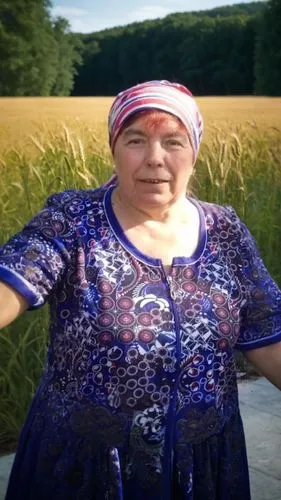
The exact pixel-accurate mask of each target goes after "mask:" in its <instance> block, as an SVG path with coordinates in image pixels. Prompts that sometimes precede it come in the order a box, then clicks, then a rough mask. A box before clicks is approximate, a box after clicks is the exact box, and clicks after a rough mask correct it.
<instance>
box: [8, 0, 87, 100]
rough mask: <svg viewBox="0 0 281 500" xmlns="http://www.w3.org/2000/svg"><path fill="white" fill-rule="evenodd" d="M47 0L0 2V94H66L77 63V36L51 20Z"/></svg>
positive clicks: (66, 24)
mask: <svg viewBox="0 0 281 500" xmlns="http://www.w3.org/2000/svg"><path fill="white" fill-rule="evenodd" d="M50 6H51V4H50V2H49V0H2V1H1V2H0V95H2V96H34V95H38V96H47V95H51V94H53V95H69V93H70V91H71V89H72V87H73V77H74V73H75V67H76V65H77V64H78V63H79V56H78V55H77V45H78V42H77V36H76V37H74V36H73V35H71V34H70V33H69V26H68V23H67V21H65V20H63V19H61V18H59V19H57V20H55V21H54V20H53V19H52V18H51V14H50V11H49V9H50Z"/></svg>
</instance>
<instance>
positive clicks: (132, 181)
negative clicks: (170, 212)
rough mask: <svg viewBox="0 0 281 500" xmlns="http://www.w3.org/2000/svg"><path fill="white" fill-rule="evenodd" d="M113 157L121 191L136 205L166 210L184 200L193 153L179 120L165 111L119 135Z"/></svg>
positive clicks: (138, 119)
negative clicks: (181, 199)
mask: <svg viewBox="0 0 281 500" xmlns="http://www.w3.org/2000/svg"><path fill="white" fill-rule="evenodd" d="M113 157H114V161H115V170H116V174H117V176H118V185H119V191H120V193H122V195H123V196H125V198H126V199H127V200H128V201H131V202H132V203H133V205H135V206H141V207H143V208H149V207H157V206H158V207H160V206H162V207H164V206H169V205H172V204H173V203H175V201H177V200H178V199H179V198H181V197H184V196H185V194H186V188H187V185H188V181H189V178H190V176H191V173H192V170H193V150H192V147H191V144H190V141H189V137H188V134H187V131H186V129H185V127H184V125H183V124H182V123H181V122H180V121H179V120H178V119H177V118H176V117H174V116H172V115H170V114H168V113H165V112H162V111H154V112H153V113H152V114H150V113H149V114H144V115H140V116H139V117H136V118H135V120H133V121H132V122H131V123H130V124H129V125H128V126H127V127H125V128H124V129H123V130H122V131H121V132H120V135H119V136H118V138H117V141H116V143H115V147H114V153H113Z"/></svg>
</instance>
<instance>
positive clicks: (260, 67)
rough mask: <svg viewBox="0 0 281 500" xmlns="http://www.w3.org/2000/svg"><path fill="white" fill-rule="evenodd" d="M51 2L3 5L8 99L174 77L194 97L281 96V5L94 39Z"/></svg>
mask: <svg viewBox="0 0 281 500" xmlns="http://www.w3.org/2000/svg"><path fill="white" fill-rule="evenodd" d="M50 7H51V3H50V1H49V0H13V2H11V1H10V0H2V2H1V4H0V95H1V96H50V95H52V96H68V95H75V96H98V95H102V96H106V95H115V94H116V93H117V92H119V91H120V90H122V89H123V88H126V87H128V86H130V85H133V84H136V83H138V82H140V81H144V80H150V79H168V80H172V81H178V82H181V83H184V84H185V85H187V86H188V87H189V88H190V89H191V90H192V92H193V93H194V94H195V95H269V96H278V95H281V0H268V1H266V2H263V1H259V2H251V3H248V4H247V3H246V4H236V5H234V6H225V7H219V8H215V9H212V10H207V11H198V12H186V13H174V14H170V15H168V16H166V17H165V18H163V19H155V20H149V21H144V22H140V23H133V24H129V25H127V26H122V27H115V28H112V29H106V30H103V31H100V32H96V33H91V34H86V35H85V34H84V35H82V34H78V33H71V31H70V26H69V23H68V21H67V20H65V19H63V18H61V17H60V18H56V19H53V18H52V17H51V14H50Z"/></svg>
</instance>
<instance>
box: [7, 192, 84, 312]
mask: <svg viewBox="0 0 281 500" xmlns="http://www.w3.org/2000/svg"><path fill="white" fill-rule="evenodd" d="M61 198H62V193H59V194H54V195H52V196H50V197H49V198H48V199H47V202H46V205H45V207H44V208H43V210H42V211H41V212H39V213H38V214H37V215H36V216H35V217H34V218H33V219H32V220H31V221H30V222H29V223H28V224H27V225H26V226H25V227H24V228H23V230H22V231H21V232H19V233H18V234H16V235H15V236H13V237H12V238H11V239H10V240H9V241H8V242H7V243H5V244H4V245H3V246H2V247H0V280H1V281H3V282H5V283H7V284H8V285H10V286H11V287H12V288H14V289H15V290H17V291H18V292H19V293H21V294H22V295H23V296H24V297H25V298H26V300H27V301H28V303H29V304H30V309H34V308H37V307H40V306H41V305H43V304H44V303H45V302H46V300H47V299H48V297H49V295H50V294H51V293H52V290H53V289H54V287H55V286H56V284H57V283H58V282H59V281H60V280H61V279H62V277H63V275H64V272H65V270H66V267H67V266H68V265H69V263H70V260H71V254H72V252H73V249H74V248H75V241H76V238H75V235H76V234H75V233H76V232H75V225H74V221H73V219H71V217H68V216H67V214H66V210H65V206H64V204H63V203H62V201H61Z"/></svg>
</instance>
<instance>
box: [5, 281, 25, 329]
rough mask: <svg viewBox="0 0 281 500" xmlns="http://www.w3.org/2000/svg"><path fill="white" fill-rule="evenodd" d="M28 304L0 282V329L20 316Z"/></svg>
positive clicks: (18, 294) (14, 291)
mask: <svg viewBox="0 0 281 500" xmlns="http://www.w3.org/2000/svg"><path fill="white" fill-rule="evenodd" d="M28 307H29V304H28V302H27V300H26V299H25V298H24V297H23V296H22V295H21V294H20V293H18V292H17V291H16V290H14V289H13V288H12V287H10V286H9V285H6V283H4V282H3V281H0V329H1V328H4V326H7V325H9V324H10V323H12V321H14V319H16V318H17V317H18V316H20V315H21V314H22V313H23V312H24V311H25V310H26V309H27V308H28Z"/></svg>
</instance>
